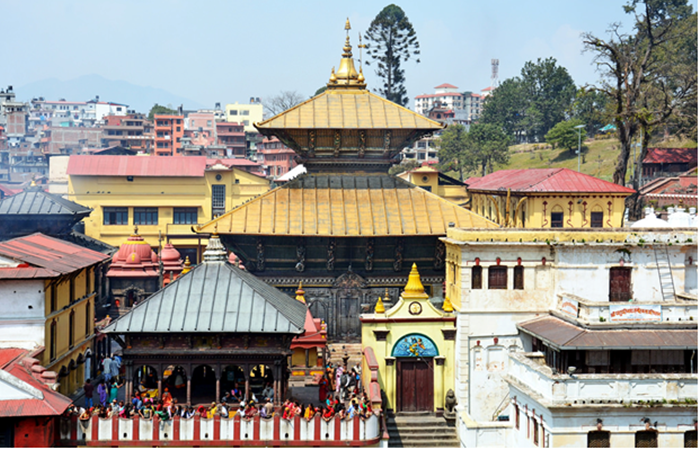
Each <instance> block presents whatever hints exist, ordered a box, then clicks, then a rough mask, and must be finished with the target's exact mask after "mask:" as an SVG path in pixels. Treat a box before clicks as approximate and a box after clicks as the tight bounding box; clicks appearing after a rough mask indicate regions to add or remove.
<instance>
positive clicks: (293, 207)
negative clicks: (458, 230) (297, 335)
mask: <svg viewBox="0 0 700 450" xmlns="http://www.w3.org/2000/svg"><path fill="white" fill-rule="evenodd" d="M349 27H350V24H349V22H347V23H346V30H349ZM327 86H328V88H327V89H326V91H325V92H323V93H321V94H319V95H317V96H315V97H314V98H312V99H310V100H308V101H306V102H303V103H301V104H299V105H297V106H294V107H293V108H290V109H289V110H287V111H284V112H282V113H280V114H278V115H276V116H274V117H272V118H270V119H268V120H265V121H263V122H259V123H256V124H255V126H256V127H257V128H258V130H259V131H260V132H261V133H262V134H263V135H265V136H276V137H278V138H279V139H280V140H282V141H283V142H284V143H285V144H286V145H287V146H289V147H290V148H292V149H294V151H295V152H296V153H297V159H298V162H300V163H303V164H304V166H305V167H306V169H307V173H306V174H304V175H301V176H299V177H298V178H296V179H294V180H293V181H290V182H288V183H286V184H284V185H282V186H280V187H278V188H276V189H273V190H271V191H269V192H267V193H265V194H262V195H260V196H258V197H256V198H254V199H252V200H250V201H249V202H247V203H245V204H244V205H241V206H239V207H236V208H233V209H232V210H230V211H228V212H226V213H224V214H223V215H221V216H219V217H217V218H216V219H214V220H213V221H211V222H209V223H206V224H204V225H202V226H200V227H198V228H197V231H198V232H199V233H212V232H214V231H216V229H218V232H219V233H220V235H221V239H222V241H223V242H224V244H225V245H226V246H227V248H228V250H230V251H232V252H234V253H235V254H236V255H238V256H239V257H240V258H241V260H242V262H243V264H244V265H245V267H246V269H247V270H248V271H249V272H251V273H253V274H255V275H256V276H258V277H260V278H262V279H263V280H265V281H266V282H268V283H270V284H272V285H273V286H275V287H277V288H279V289H281V290H283V291H284V292H286V293H288V294H289V295H293V293H294V290H295V289H296V288H297V286H298V285H299V281H303V282H304V286H305V290H306V299H307V301H308V305H309V309H310V310H311V313H312V315H313V317H315V318H319V319H323V320H324V321H325V322H326V323H327V325H328V328H327V332H328V339H329V341H344V342H358V341H359V340H360V321H359V315H360V313H362V312H368V311H370V310H372V309H373V308H374V304H375V303H376V301H377V298H378V297H379V296H381V295H382V294H384V293H385V291H386V290H387V289H388V292H389V295H388V297H387V299H386V304H385V306H386V307H387V308H389V307H391V305H392V304H393V303H394V302H395V301H397V300H398V297H399V293H400V290H401V287H402V286H403V285H404V283H405V281H406V277H407V276H408V272H409V266H408V265H407V264H406V263H405V261H415V262H416V263H417V265H418V267H419V268H420V269H421V270H422V271H423V272H424V281H426V282H427V284H426V286H427V289H428V291H429V292H442V283H443V281H444V278H445V275H444V273H445V265H444V258H445V253H444V250H445V247H444V245H443V244H442V242H440V241H439V240H438V238H439V237H441V236H445V235H446V233H447V229H448V228H450V227H463V228H495V227H498V225H496V224H495V223H493V222H490V221H488V220H486V219H484V218H482V217H480V216H478V215H476V214H474V213H472V212H471V211H468V210H466V209H464V208H462V207H460V206H459V205H457V204H455V203H452V202H450V201H447V200H445V199H443V198H440V197H439V196H438V195H435V194H434V193H431V192H429V191H427V190H426V189H422V188H419V187H417V186H415V185H414V184H412V183H410V182H408V181H405V180H402V179H399V178H397V177H395V176H391V175H389V174H388V173H387V171H388V169H389V167H390V166H391V165H392V164H393V163H394V162H395V157H396V156H397V155H398V154H399V153H400V151H401V150H402V149H403V148H404V147H406V146H409V145H411V143H412V142H413V141H414V140H416V139H419V138H421V137H422V136H425V135H427V134H431V133H433V132H434V131H437V130H440V129H442V128H443V125H442V124H440V123H438V122H435V121H432V120H430V119H427V118H425V117H423V116H421V115H419V114H416V113H415V112H413V111H411V110H409V109H406V108H404V107H402V106H399V105H397V104H395V103H393V102H390V101H388V100H386V99H384V98H382V97H379V96H378V95H376V94H373V93H371V92H369V91H368V90H367V89H366V85H365V80H364V77H363V75H362V72H361V70H360V71H359V72H358V71H357V70H356V69H355V63H354V60H353V55H352V47H351V46H350V38H349V36H347V35H346V38H345V45H344V47H343V53H342V57H341V63H340V65H339V66H338V70H333V71H332V72H331V77H330V80H329V81H328V84H327Z"/></svg>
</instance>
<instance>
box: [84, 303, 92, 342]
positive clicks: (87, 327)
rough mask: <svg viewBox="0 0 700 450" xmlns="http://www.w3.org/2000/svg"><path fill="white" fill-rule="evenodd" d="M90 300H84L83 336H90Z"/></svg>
mask: <svg viewBox="0 0 700 450" xmlns="http://www.w3.org/2000/svg"><path fill="white" fill-rule="evenodd" d="M90 320H91V317H90V301H89V300H88V301H87V302H85V337H88V336H90Z"/></svg>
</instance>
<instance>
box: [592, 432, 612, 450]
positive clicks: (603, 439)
mask: <svg viewBox="0 0 700 450" xmlns="http://www.w3.org/2000/svg"><path fill="white" fill-rule="evenodd" d="M609 447H610V432H609V431H598V430H596V431H589V432H588V448H609Z"/></svg>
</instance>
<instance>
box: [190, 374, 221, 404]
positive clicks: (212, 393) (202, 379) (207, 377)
mask: <svg viewBox="0 0 700 450" xmlns="http://www.w3.org/2000/svg"><path fill="white" fill-rule="evenodd" d="M191 384H192V387H191V403H192V404H193V405H196V404H199V403H211V402H213V401H217V402H218V401H219V399H218V398H216V373H215V372H214V369H212V368H211V367H209V366H207V365H206V364H203V365H201V366H197V367H196V368H195V369H194V370H193V371H192V383H191Z"/></svg>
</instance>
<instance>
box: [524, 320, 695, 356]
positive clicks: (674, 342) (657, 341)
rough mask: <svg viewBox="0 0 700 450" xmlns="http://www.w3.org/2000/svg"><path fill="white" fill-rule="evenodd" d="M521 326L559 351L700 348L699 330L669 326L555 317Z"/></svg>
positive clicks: (532, 321) (527, 322)
mask: <svg viewBox="0 0 700 450" xmlns="http://www.w3.org/2000/svg"><path fill="white" fill-rule="evenodd" d="M517 326H518V328H519V329H520V330H522V331H524V332H526V333H528V334H531V335H533V336H535V337H537V338H539V339H541V340H542V341H544V342H547V343H548V344H550V345H551V346H553V347H554V348H556V349H559V350H577V349H579V350H586V349H591V350H593V349H608V350H614V349H666V350H671V349H696V348H697V346H698V331H697V329H696V330H669V329H662V330H659V329H641V330H640V329H626V330H625V329H618V330H610V329H605V330H591V329H586V328H582V327H579V326H576V325H574V324H572V323H569V322H566V321H565V320H562V319H559V318H557V317H552V316H544V317H538V318H536V319H532V320H529V321H526V322H522V323H519V324H518V325H517Z"/></svg>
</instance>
